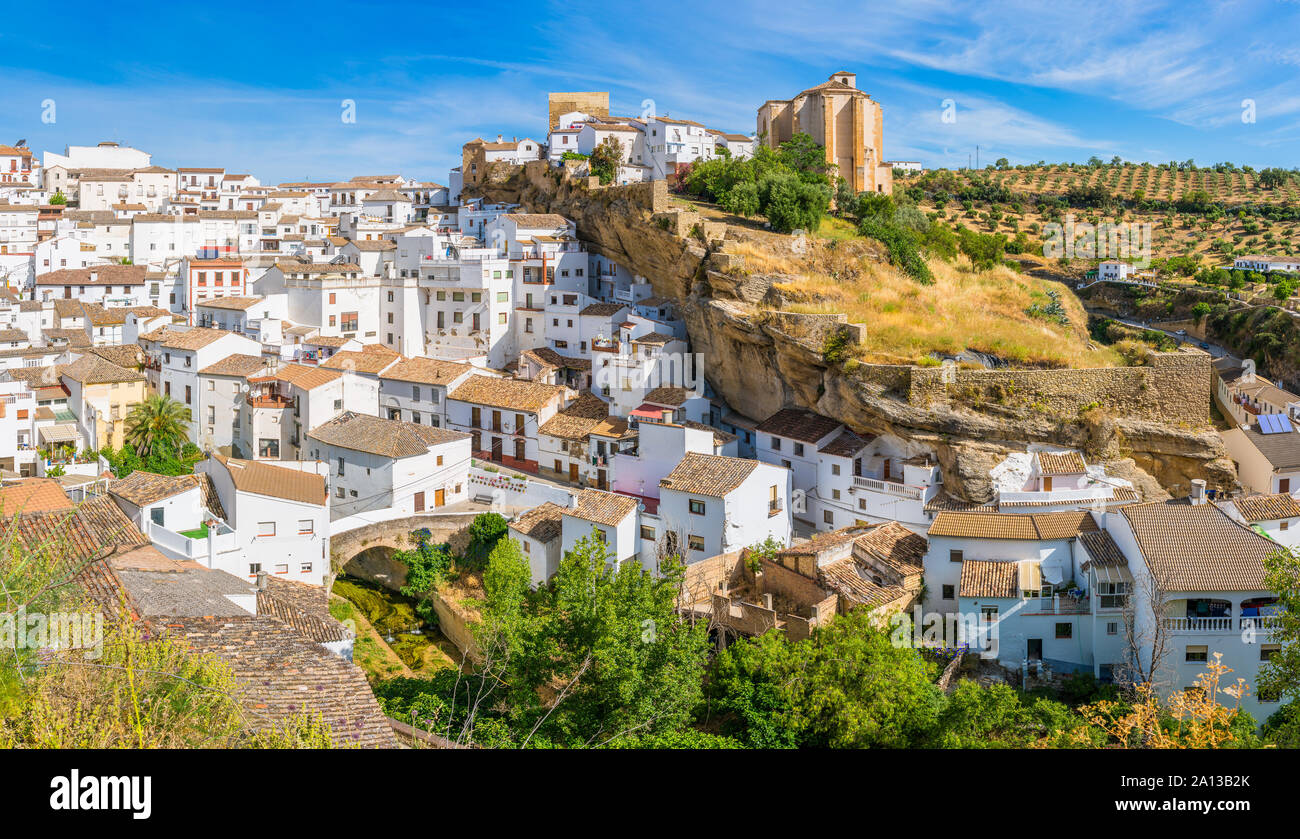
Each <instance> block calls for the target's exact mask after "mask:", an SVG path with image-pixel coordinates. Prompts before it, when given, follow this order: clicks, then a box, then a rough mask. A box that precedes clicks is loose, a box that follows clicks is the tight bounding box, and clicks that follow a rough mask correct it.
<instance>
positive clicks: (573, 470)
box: [569, 463, 578, 484]
mask: <svg viewBox="0 0 1300 839" xmlns="http://www.w3.org/2000/svg"><path fill="white" fill-rule="evenodd" d="M569 482H570V483H575V484H576V483H577V482H578V464H576V463H570V464H569Z"/></svg>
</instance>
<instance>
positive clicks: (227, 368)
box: [199, 353, 266, 376]
mask: <svg viewBox="0 0 1300 839" xmlns="http://www.w3.org/2000/svg"><path fill="white" fill-rule="evenodd" d="M265 369H266V359H264V358H262V357H261V356H260V355H244V354H242V353H233V354H231V355H228V356H226V357H225V358H223V359H221V360H220V361H217V362H213V363H212V364H209V365H208V366H207V367H204V368H203V369H202V370H200V371H199V375H203V376H251V375H253V374H254V373H260V372H261V371H262V370H265Z"/></svg>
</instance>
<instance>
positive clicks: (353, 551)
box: [326, 511, 481, 591]
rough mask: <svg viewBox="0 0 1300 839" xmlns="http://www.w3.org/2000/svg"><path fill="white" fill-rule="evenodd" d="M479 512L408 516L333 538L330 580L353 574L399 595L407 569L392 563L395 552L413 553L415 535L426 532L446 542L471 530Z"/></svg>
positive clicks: (350, 531) (367, 525)
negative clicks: (466, 529)
mask: <svg viewBox="0 0 1300 839" xmlns="http://www.w3.org/2000/svg"><path fill="white" fill-rule="evenodd" d="M480 512H481V511H479V512H469V513H447V514H438V515H422V516H407V517H406V518H400V519H392V520H389V521H380V522H374V523H371V524H363V525H360V526H358V527H354V528H351V529H349V530H345V531H343V532H342V533H339V534H337V535H334V536H331V537H330V579H329V581H328V582H329V585H328V586H326V588H327V589H328V588H329V587H331V586H333V584H334V577H337V576H338V575H339V574H343V573H345V569H346V573H349V574H352V575H354V576H357V577H361V578H363V579H369V580H373V581H374V582H376V583H378V584H380V585H382V586H384V587H386V588H390V589H393V590H394V591H396V590H397V589H400V588H401V587H402V585H403V583H405V582H406V568H405V566H403V565H402V564H401V563H400V562H395V561H394V560H393V559H392V554H393V552H394V551H399V550H400V551H406V550H411V549H412V548H414V547H415V546H416V540H415V539H414V538H413V537H412V536H411V533H412V532H413V531H418V530H423V529H427V530H428V531H429V541H430V542H432V543H434V544H439V543H441V542H447V541H450V540H451V537H452V536H454V535H455V534H456V533H459V532H460V531H461V530H464V529H465V528H467V527H469V526H470V524H472V523H473V521H474V519H475V518H476V517H477V516H478V515H480Z"/></svg>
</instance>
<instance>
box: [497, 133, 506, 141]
mask: <svg viewBox="0 0 1300 839" xmlns="http://www.w3.org/2000/svg"><path fill="white" fill-rule="evenodd" d="M504 141H505V135H504V134H498V135H497V142H498V143H500V142H504Z"/></svg>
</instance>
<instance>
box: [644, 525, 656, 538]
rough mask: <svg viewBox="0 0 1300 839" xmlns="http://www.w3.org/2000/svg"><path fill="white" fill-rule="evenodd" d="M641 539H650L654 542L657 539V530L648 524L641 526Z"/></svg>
mask: <svg viewBox="0 0 1300 839" xmlns="http://www.w3.org/2000/svg"><path fill="white" fill-rule="evenodd" d="M641 538H642V539H649V540H650V541H651V542H653V541H654V538H655V529H654V528H653V527H651V526H650V525H648V524H643V525H641Z"/></svg>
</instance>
